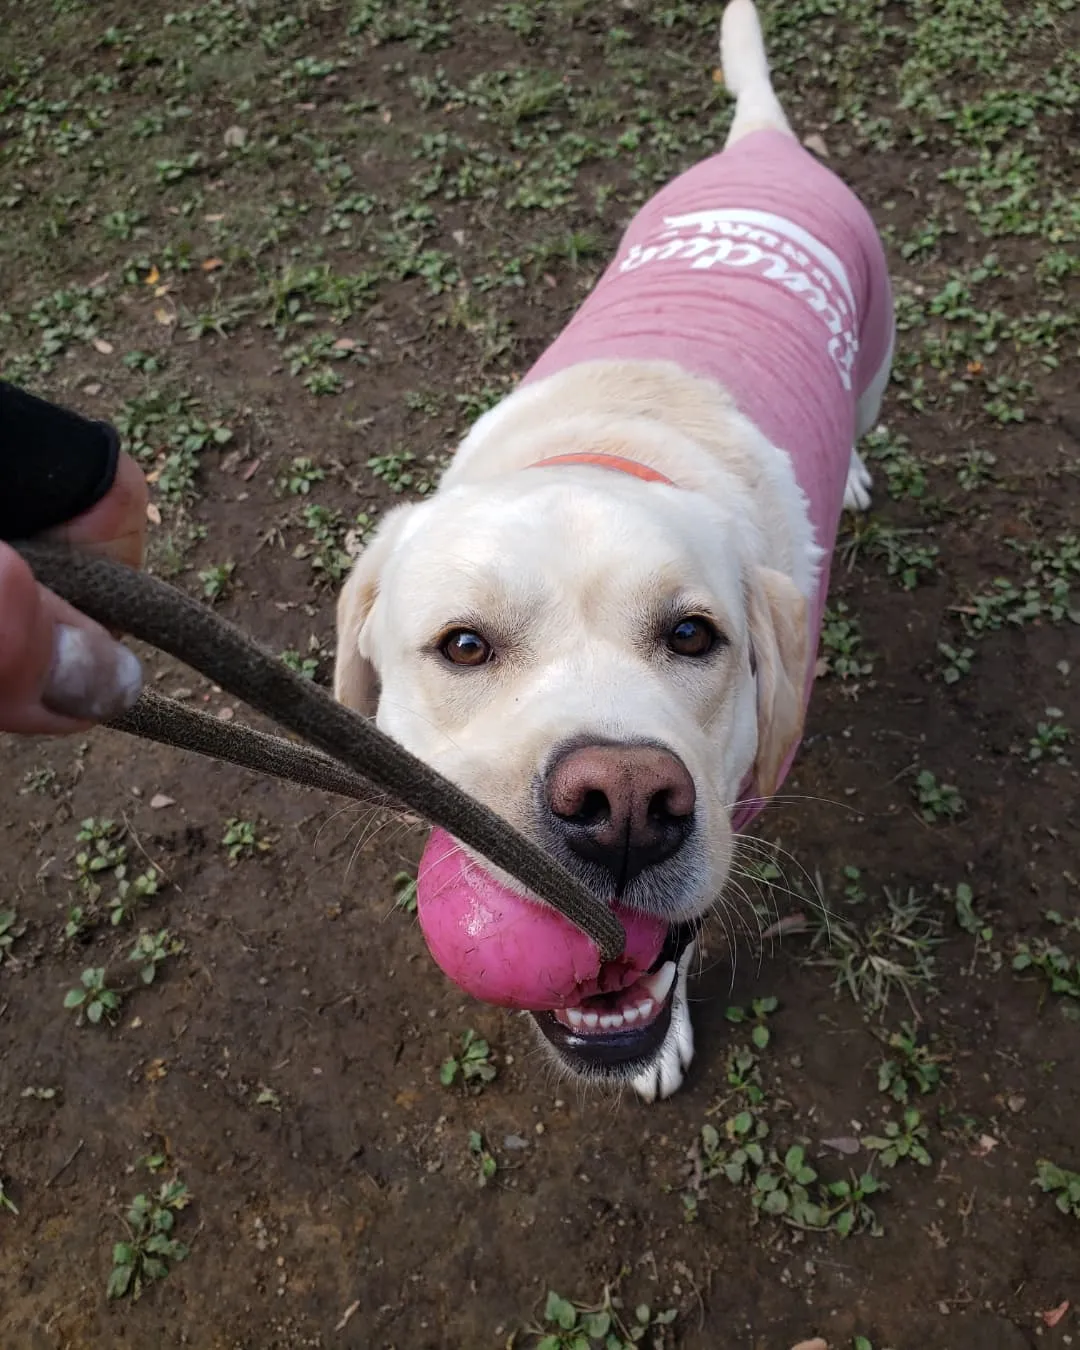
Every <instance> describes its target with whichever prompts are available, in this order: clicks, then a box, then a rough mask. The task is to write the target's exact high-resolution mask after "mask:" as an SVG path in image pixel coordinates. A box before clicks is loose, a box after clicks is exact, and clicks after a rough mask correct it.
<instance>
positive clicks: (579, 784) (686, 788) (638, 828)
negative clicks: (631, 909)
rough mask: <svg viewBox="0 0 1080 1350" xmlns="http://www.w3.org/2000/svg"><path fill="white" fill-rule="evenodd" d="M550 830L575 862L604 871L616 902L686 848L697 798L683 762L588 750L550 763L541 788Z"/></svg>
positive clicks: (665, 753) (649, 751) (621, 748)
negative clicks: (644, 875)
mask: <svg viewBox="0 0 1080 1350" xmlns="http://www.w3.org/2000/svg"><path fill="white" fill-rule="evenodd" d="M544 797H545V802H546V805H547V809H548V812H549V815H550V819H551V823H552V826H553V828H554V829H555V830H556V832H557V833H558V835H559V837H560V838H561V839H562V840H563V841H564V842H565V843H566V844H567V845H568V847H569V848H571V849H572V850H573V851H574V852H575V853H576V854H577V855H578V857H579V858H582V859H584V860H585V861H586V862H591V863H597V864H599V865H600V866H601V867H603V868H605V869H606V870H607V871H608V872H609V873H610V874H611V877H612V880H613V881H614V883H615V891H616V894H618V893H620V892H622V891H623V890H624V889H625V888H626V886H627V885H629V883H630V882H631V881H632V880H633V879H634V877H636V876H637V875H638V874H639V873H640V872H643V871H644V870H645V868H647V867H652V866H654V865H655V864H656V863H660V862H663V861H664V859H665V858H670V857H671V855H672V854H673V853H676V852H677V851H678V850H679V849H680V848H681V847H682V846H683V844H684V843H685V842H686V839H687V837H688V835H689V834H690V831H691V829H692V828H693V823H694V805H695V801H696V798H697V794H696V792H695V790H694V780H693V779H692V778H691V777H690V774H689V771H688V770H687V768H686V765H685V764H683V762H682V760H681V759H679V758H678V756H677V755H674V754H672V753H671V751H669V750H665V749H663V748H662V747H661V746H657V745H610V744H609V745H585V746H580V747H578V748H577V749H574V750H569V751H567V752H566V753H565V754H562V755H560V756H559V757H558V759H556V760H555V762H554V763H553V764H552V766H551V768H550V769H549V770H548V775H547V779H546V781H545V783H544Z"/></svg>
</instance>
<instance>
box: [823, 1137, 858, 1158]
mask: <svg viewBox="0 0 1080 1350" xmlns="http://www.w3.org/2000/svg"><path fill="white" fill-rule="evenodd" d="M821 1146H822V1148H834V1149H836V1151H837V1153H843V1154H846V1155H847V1156H848V1157H850V1156H851V1155H852V1154H853V1153H858V1151H859V1141H858V1140H857V1139H855V1138H853V1136H851V1135H849V1134H844V1135H838V1136H837V1138H835V1139H823V1140H822V1141H821Z"/></svg>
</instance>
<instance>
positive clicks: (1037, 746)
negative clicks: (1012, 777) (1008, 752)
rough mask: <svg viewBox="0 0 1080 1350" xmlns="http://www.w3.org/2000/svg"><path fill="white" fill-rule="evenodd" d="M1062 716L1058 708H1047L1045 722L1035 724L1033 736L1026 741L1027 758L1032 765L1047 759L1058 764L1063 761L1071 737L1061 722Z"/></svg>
mask: <svg viewBox="0 0 1080 1350" xmlns="http://www.w3.org/2000/svg"><path fill="white" fill-rule="evenodd" d="M1063 716H1064V714H1063V713H1062V711H1061V709H1060V708H1047V710H1046V720H1045V721H1043V722H1038V723H1036V726H1035V735H1034V736H1032V738H1031V740H1030V741H1028V752H1027V757H1028V759H1029V760H1031V761H1032V763H1035V762H1037V761H1039V760H1046V759H1048V760H1052V761H1053V762H1054V763H1057V764H1060V763H1061V762H1062V760H1064V758H1065V747H1066V746H1067V745H1068V743H1069V741H1070V740H1071V739H1072V735H1071V733H1070V731H1069V729H1068V727H1066V726H1065V725H1064V724H1063V722H1062V720H1061V719H1062V717H1063Z"/></svg>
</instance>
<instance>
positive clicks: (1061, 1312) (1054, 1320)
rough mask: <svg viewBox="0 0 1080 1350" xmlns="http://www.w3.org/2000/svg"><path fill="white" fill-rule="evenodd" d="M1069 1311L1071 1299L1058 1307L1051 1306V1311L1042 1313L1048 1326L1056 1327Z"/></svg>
mask: <svg viewBox="0 0 1080 1350" xmlns="http://www.w3.org/2000/svg"><path fill="white" fill-rule="evenodd" d="M1068 1311H1069V1300H1068V1299H1065V1300H1064V1302H1062V1303H1059V1304H1058V1305H1057V1307H1056V1308H1051V1309H1050V1311H1049V1312H1044V1313H1043V1314H1042V1320H1043V1321H1044V1322H1045V1323H1046V1325H1047V1326H1048V1327H1056V1326H1057V1324H1058V1323H1059V1322H1060V1321H1061V1319H1062V1318H1063V1317H1064V1316H1065V1314H1066V1313H1067V1312H1068Z"/></svg>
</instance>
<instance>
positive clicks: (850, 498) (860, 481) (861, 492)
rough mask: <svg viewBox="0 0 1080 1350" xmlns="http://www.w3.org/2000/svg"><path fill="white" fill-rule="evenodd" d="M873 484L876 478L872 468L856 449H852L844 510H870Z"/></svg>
mask: <svg viewBox="0 0 1080 1350" xmlns="http://www.w3.org/2000/svg"><path fill="white" fill-rule="evenodd" d="M873 486H874V480H873V478H872V477H871V476H870V470H869V469H868V468H867V467H866V465H865V464H864V463H863V461H862V457H861V456H860V455H859V454H858V453H857V452H856V451H855V450H852V452H851V462H850V464H849V465H848V473H847V483H846V484H845V485H844V510H845V511H867V510H869V509H870V489H871V488H872V487H873Z"/></svg>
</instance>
